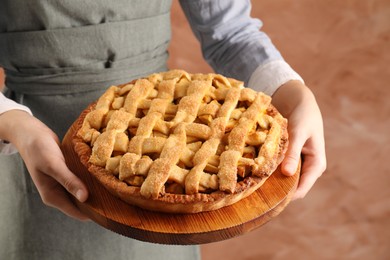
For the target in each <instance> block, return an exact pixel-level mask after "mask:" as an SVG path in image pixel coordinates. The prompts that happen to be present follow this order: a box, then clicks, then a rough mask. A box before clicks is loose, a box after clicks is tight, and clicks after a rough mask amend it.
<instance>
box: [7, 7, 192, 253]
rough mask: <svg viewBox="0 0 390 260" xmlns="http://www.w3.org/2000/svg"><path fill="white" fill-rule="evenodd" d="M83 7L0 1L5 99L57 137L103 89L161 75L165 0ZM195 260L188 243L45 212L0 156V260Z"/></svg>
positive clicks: (166, 35)
mask: <svg viewBox="0 0 390 260" xmlns="http://www.w3.org/2000/svg"><path fill="white" fill-rule="evenodd" d="M87 2H88V3H87ZM87 2H86V1H78V0H67V1H55V0H40V1H22V0H2V1H1V3H0V66H1V67H4V68H5V71H6V75H7V78H6V86H7V92H6V95H7V96H8V97H10V98H12V99H14V100H16V101H18V102H20V103H22V104H24V105H26V106H28V107H30V109H31V110H32V112H33V114H34V115H35V116H36V117H38V118H39V119H40V120H42V121H43V122H44V123H46V124H47V125H48V126H49V127H50V128H51V129H53V130H54V131H55V132H56V133H57V134H58V136H59V137H60V138H62V137H63V135H64V134H65V132H66V130H67V129H68V127H69V126H70V125H71V124H72V122H73V121H74V120H75V119H76V118H77V117H78V115H79V113H80V112H81V111H82V110H83V109H84V108H85V107H86V106H87V105H88V104H89V103H90V102H91V101H93V100H95V99H97V98H98V97H99V96H100V95H101V94H102V93H103V92H104V90H105V89H106V88H107V87H109V86H110V85H112V84H118V83H124V82H127V81H130V80H131V79H133V78H137V77H140V76H142V75H146V74H149V73H152V72H156V71H163V70H166V59H167V56H168V55H167V46H168V43H169V40H170V7H171V1H170V0H168V1H163V0H153V1H152V0H149V1H143V0H138V1H134V0H133V1H124V0H116V1H106V0H95V1H87ZM26 134H28V133H26ZM198 258H199V248H198V247H194V246H166V245H157V244H152V243H146V242H140V241H136V240H133V239H130V238H126V237H123V236H121V235H118V234H115V233H113V232H111V231H108V230H106V229H104V228H102V227H100V226H98V225H97V224H95V223H93V222H89V223H83V222H79V221H76V220H73V219H71V218H69V217H66V216H65V215H64V214H62V213H61V212H59V211H57V210H55V209H52V208H50V207H46V206H45V205H43V203H42V201H41V199H40V197H39V194H38V192H37V190H36V188H35V186H34V184H33V183H32V181H31V179H30V176H29V174H28V173H27V171H26V169H25V167H24V165H23V163H22V161H21V158H20V157H19V155H18V154H15V155H12V156H4V155H1V156H0V259H7V260H12V259H18V260H19V259H28V260H30V259H31V260H33V259H39V260H42V259H71V260H76V259H107V260H108V259H142V260H147V259H172V260H174V259H198Z"/></svg>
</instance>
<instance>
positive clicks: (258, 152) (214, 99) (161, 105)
mask: <svg viewBox="0 0 390 260" xmlns="http://www.w3.org/2000/svg"><path fill="white" fill-rule="evenodd" d="M76 131H77V134H76V135H75V136H74V137H73V139H72V143H73V146H74V149H75V151H76V153H77V154H78V156H79V157H80V160H81V162H82V163H83V165H84V166H85V167H86V168H87V169H88V171H89V172H90V174H92V175H93V176H94V177H96V179H97V180H98V181H99V182H100V184H101V185H103V186H104V187H105V188H106V189H107V190H108V191H109V192H110V193H111V194H113V195H114V196H116V197H118V198H120V199H122V200H123V201H125V202H127V203H129V204H131V205H135V206H138V207H141V208H143V209H147V210H153V211H160V212H170V213H196V212H202V211H210V210H216V209H219V208H221V207H224V206H227V205H231V204H233V203H235V202H237V201H239V200H241V199H243V198H245V197H247V196H248V195H250V194H251V193H253V192H254V191H256V190H257V189H258V188H259V187H260V186H261V185H262V184H263V183H264V181H266V180H267V178H268V177H269V176H270V175H271V174H272V173H273V172H274V171H275V170H276V168H277V167H278V165H279V164H280V162H281V161H282V160H283V157H284V154H285V151H286V147H287V144H288V135H287V120H286V119H285V118H283V117H282V116H281V114H280V113H279V112H278V111H277V110H276V108H275V107H274V106H273V105H272V104H271V97H269V96H267V95H265V94H263V93H261V92H256V91H254V90H252V89H250V88H246V87H244V84H243V82H241V81H238V80H235V79H232V78H227V77H224V76H222V75H219V74H211V73H210V74H190V73H187V72H185V71H183V70H171V71H167V72H162V73H155V74H152V75H149V76H147V77H145V78H140V79H137V80H134V81H132V82H130V83H127V84H123V85H119V86H111V87H109V88H108V89H107V90H106V92H105V93H104V94H103V95H102V96H101V97H100V98H99V99H98V100H97V101H96V102H94V103H92V104H91V105H89V106H88V108H86V109H85V110H84V111H83V112H82V113H81V115H80V117H79V118H78V120H77V121H76Z"/></svg>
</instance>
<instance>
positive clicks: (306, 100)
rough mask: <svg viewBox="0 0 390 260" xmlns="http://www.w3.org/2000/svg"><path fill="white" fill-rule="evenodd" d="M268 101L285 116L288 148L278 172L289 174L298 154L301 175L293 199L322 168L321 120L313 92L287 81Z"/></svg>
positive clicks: (323, 156) (307, 189)
mask: <svg viewBox="0 0 390 260" xmlns="http://www.w3.org/2000/svg"><path fill="white" fill-rule="evenodd" d="M272 103H273V104H274V105H275V107H276V108H277V109H278V110H279V112H280V113H281V114H282V115H283V116H285V117H286V118H287V119H288V133H289V147H288V149H287V152H286V157H285V159H284V160H283V162H282V172H283V174H285V175H288V176H290V175H293V174H294V173H295V171H296V169H297V167H298V163H299V159H300V158H301V155H302V168H301V177H300V181H299V184H298V188H297V190H296V192H295V194H294V197H293V199H297V198H303V197H304V196H305V195H306V194H307V193H308V192H309V190H310V189H311V188H312V186H313V185H314V183H315V182H316V180H317V179H318V178H319V177H320V176H321V175H322V173H323V172H324V171H325V169H326V154H325V141H324V130H323V122H322V116H321V112H320V109H319V107H318V105H317V102H316V100H315V98H314V95H313V93H312V92H311V91H310V89H309V88H307V87H306V86H305V85H304V84H303V83H302V82H301V81H296V80H291V81H289V82H287V83H286V84H284V85H282V86H281V87H280V88H279V89H278V90H277V91H276V92H275V93H274V95H273V100H272Z"/></svg>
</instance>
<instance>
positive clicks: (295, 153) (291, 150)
mask: <svg viewBox="0 0 390 260" xmlns="http://www.w3.org/2000/svg"><path fill="white" fill-rule="evenodd" d="M305 142H306V139H305V138H303V136H300V135H297V134H290V138H289V145H288V148H287V152H286V155H285V158H284V160H283V162H282V173H283V174H285V175H287V176H292V175H294V174H295V172H296V171H297V169H298V165H299V161H300V159H301V152H302V148H303V145H304V144H305Z"/></svg>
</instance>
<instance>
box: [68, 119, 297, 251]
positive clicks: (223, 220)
mask: <svg viewBox="0 0 390 260" xmlns="http://www.w3.org/2000/svg"><path fill="white" fill-rule="evenodd" d="M74 134H75V124H73V125H72V126H71V127H70V128H69V130H68V132H67V134H66V135H65V137H64V140H63V142H62V150H63V153H64V156H65V159H66V163H67V165H68V167H69V169H70V170H71V171H73V172H74V173H75V174H76V175H77V176H79V177H80V179H81V180H82V181H83V182H84V183H85V184H86V185H87V187H88V190H89V198H88V200H87V201H86V202H85V203H80V202H78V201H77V200H76V199H74V202H75V204H76V205H77V206H78V207H79V208H80V210H81V211H83V212H84V213H85V214H87V215H88V216H89V217H90V218H91V219H92V220H93V221H95V222H96V223H98V224H99V225H101V226H102V227H104V228H107V229H109V230H111V231H114V232H116V233H119V234H121V235H124V236H127V237H131V238H134V239H138V240H141V241H147V242H152V243H160V244H178V245H191V244H205V243H211V242H216V241H221V240H226V239H229V238H232V237H236V236H239V235H243V234H245V233H247V232H250V231H251V230H254V229H255V228H258V227H260V226H262V225H263V224H265V223H267V222H268V221H269V220H271V219H272V218H274V217H276V216H277V215H278V214H279V213H280V212H281V211H282V210H283V209H284V208H285V207H286V206H287V204H288V203H289V201H290V199H291V197H292V195H293V193H294V191H295V189H296V186H297V184H298V180H299V174H298V173H299V169H298V171H297V173H296V174H295V175H294V176H291V177H286V176H284V175H282V173H281V172H280V169H279V168H278V169H277V170H276V171H275V172H274V173H273V174H272V175H271V177H269V179H268V180H267V181H266V182H265V183H264V184H263V186H262V187H260V189H258V190H257V191H256V192H254V193H253V194H252V195H250V196H249V197H247V198H245V199H243V200H241V201H239V202H237V203H235V204H233V205H231V206H228V207H224V208H221V209H219V210H215V211H210V212H202V213H196V214H168V213H158V212H152V211H148V210H143V209H140V208H138V207H134V206H131V205H129V204H127V203H125V202H123V201H122V200H120V199H118V198H116V197H114V196H113V195H112V194H111V193H109V192H108V191H107V190H106V189H105V188H104V187H103V186H102V185H101V184H100V183H98V182H97V180H96V179H95V178H94V177H93V176H92V175H91V174H89V172H88V170H87V169H86V168H85V167H84V165H83V164H82V163H81V162H80V160H79V158H78V156H77V154H76V152H75V151H74V149H73V146H72V142H71V141H70V140H71V139H72V136H73V135H74Z"/></svg>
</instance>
